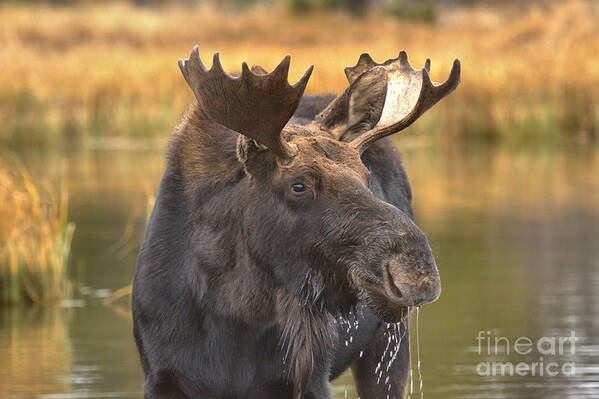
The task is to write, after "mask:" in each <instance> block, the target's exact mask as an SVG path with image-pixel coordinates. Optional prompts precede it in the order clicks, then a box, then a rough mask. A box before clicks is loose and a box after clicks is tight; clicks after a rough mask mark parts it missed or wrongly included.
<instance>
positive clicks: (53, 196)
mask: <svg viewBox="0 0 599 399" xmlns="http://www.w3.org/2000/svg"><path fill="white" fill-rule="evenodd" d="M67 202H68V197H67V193H66V190H65V189H64V188H62V189H56V188H55V187H54V186H53V185H51V184H50V183H49V182H47V181H43V180H41V181H35V180H34V179H33V178H32V176H31V175H30V174H29V173H28V172H27V170H26V169H25V168H24V167H23V166H15V167H9V166H8V165H6V164H0V305H14V304H19V303H26V304H33V303H35V304H44V303H49V302H52V301H54V300H56V299H59V298H63V297H66V296H68V295H70V293H71V284H70V282H69V280H68V276H67V265H68V259H69V253H70V248H71V238H72V236H73V231H74V225H73V224H72V223H69V222H68V219H67V216H68V215H67Z"/></svg>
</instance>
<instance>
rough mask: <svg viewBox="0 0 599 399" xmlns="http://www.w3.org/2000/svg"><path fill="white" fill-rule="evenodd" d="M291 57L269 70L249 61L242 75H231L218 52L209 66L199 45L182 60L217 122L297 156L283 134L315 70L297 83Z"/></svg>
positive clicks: (283, 155) (208, 113) (279, 153)
mask: <svg viewBox="0 0 599 399" xmlns="http://www.w3.org/2000/svg"><path fill="white" fill-rule="evenodd" d="M289 65H290V57H289V56H287V57H285V58H284V59H283V61H281V63H280V64H279V65H278V66H277V67H276V68H275V70H274V71H273V72H271V73H269V74H267V73H262V72H261V71H263V70H262V68H260V70H261V71H259V73H254V72H252V71H251V70H250V69H249V67H248V65H247V64H246V63H245V62H244V63H243V64H242V66H241V68H242V73H241V76H239V77H233V76H230V75H229V74H227V73H226V72H225V71H224V70H223V67H222V65H221V63H220V57H219V54H218V53H215V54H214V58H213V63H212V68H210V70H207V69H206V67H205V66H204V64H202V61H201V60H200V57H199V51H198V48H197V46H196V47H194V50H193V51H192V52H191V55H190V56H189V59H188V60H186V61H182V60H180V61H179V67H180V68H181V72H182V73H183V76H184V77H185V80H186V81H187V83H188V84H189V86H190V87H191V89H192V90H193V92H194V94H195V96H196V99H197V100H198V103H199V105H200V107H201V110H202V112H203V114H204V115H205V116H206V117H208V118H209V119H211V120H212V121H214V122H216V123H218V124H220V125H222V126H224V127H227V128H229V129H231V130H234V131H236V132H238V133H240V134H242V135H244V136H246V137H249V138H251V139H254V140H255V141H257V142H258V143H260V144H262V145H264V146H266V147H268V148H270V149H271V150H272V151H273V152H274V153H275V154H276V155H277V156H278V157H280V158H286V159H288V158H291V157H293V156H294V155H295V152H296V150H295V149H293V148H292V147H290V146H289V145H288V144H287V143H286V142H285V141H284V140H282V139H281V131H282V129H283V127H284V126H285V125H286V124H287V122H288V121H289V119H290V118H291V116H292V115H293V113H294V112H295V110H296V109H297V106H298V105H299V102H300V100H301V98H302V95H303V93H304V89H305V88H306V85H307V83H308V79H309V78H310V74H311V73H312V68H313V67H310V68H308V70H307V71H306V73H305V74H304V76H303V77H302V78H301V79H300V80H299V81H298V82H297V83H296V84H294V85H293V86H291V85H290V84H289V83H288V82H287V75H288V72H289Z"/></svg>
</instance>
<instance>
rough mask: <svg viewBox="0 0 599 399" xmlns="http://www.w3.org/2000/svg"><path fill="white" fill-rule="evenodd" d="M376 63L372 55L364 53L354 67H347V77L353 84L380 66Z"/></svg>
mask: <svg viewBox="0 0 599 399" xmlns="http://www.w3.org/2000/svg"><path fill="white" fill-rule="evenodd" d="M378 65H381V64H378V63H377V62H376V61H374V60H373V59H372V57H371V56H370V54H368V53H362V54H360V58H358V62H356V65H354V66H353V67H347V68H345V69H344V72H345V76H346V77H347V80H348V82H349V83H350V84H351V83H353V82H354V81H355V80H356V79H357V78H358V77H359V76H360V75H361V74H363V73H364V72H366V71H368V70H370V69H371V68H374V67H375V66H378Z"/></svg>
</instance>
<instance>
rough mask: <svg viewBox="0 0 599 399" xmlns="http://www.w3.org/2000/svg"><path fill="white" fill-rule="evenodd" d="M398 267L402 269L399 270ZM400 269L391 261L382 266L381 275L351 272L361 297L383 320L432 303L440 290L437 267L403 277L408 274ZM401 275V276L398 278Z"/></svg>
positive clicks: (400, 317) (398, 318)
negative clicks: (425, 273) (410, 276)
mask: <svg viewBox="0 0 599 399" xmlns="http://www.w3.org/2000/svg"><path fill="white" fill-rule="evenodd" d="M398 268H401V269H400V271H399V272H398ZM403 269H405V268H403V267H401V266H398V264H397V262H396V261H395V260H391V261H390V262H388V264H387V265H385V266H384V267H383V273H382V278H381V277H377V276H374V275H373V274H372V273H370V272H366V271H363V270H355V271H352V272H351V273H350V275H351V279H352V281H353V282H354V284H355V286H356V287H357V288H358V291H359V292H360V296H361V297H362V298H363V299H365V301H366V303H367V304H368V305H369V306H370V307H371V309H372V310H373V311H374V312H375V313H376V314H378V315H379V317H380V318H381V319H383V320H384V321H386V322H397V321H400V320H401V319H402V318H403V316H404V315H405V314H406V310H407V308H410V307H417V306H422V305H425V304H428V303H432V302H434V301H436V300H437V299H438V298H439V295H440V293H441V286H440V280H439V274H438V272H437V271H436V268H435V270H434V271H433V272H432V273H430V274H428V275H425V276H418V277H417V278H409V277H408V278H406V277H405V276H406V275H407V274H408V273H406V272H405V271H404V270H403ZM416 274H419V273H416ZM393 276H395V278H394V277H393ZM401 277H404V278H402V279H401V280H400V278H401Z"/></svg>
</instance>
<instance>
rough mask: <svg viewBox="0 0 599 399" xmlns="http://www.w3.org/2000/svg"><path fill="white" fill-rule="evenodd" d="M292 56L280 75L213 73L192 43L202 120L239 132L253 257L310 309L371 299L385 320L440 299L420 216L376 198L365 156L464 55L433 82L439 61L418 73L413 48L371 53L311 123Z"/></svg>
mask: <svg viewBox="0 0 599 399" xmlns="http://www.w3.org/2000/svg"><path fill="white" fill-rule="evenodd" d="M289 63H290V59H289V57H286V58H285V59H284V60H283V61H282V62H281V63H280V64H279V65H278V66H277V67H276V69H274V70H273V71H272V72H271V73H266V71H264V69H262V68H260V67H254V68H252V69H251V70H250V68H249V67H248V65H247V64H246V63H243V64H242V71H241V74H240V75H239V76H230V75H228V74H227V73H225V72H224V70H223V68H222V66H221V63H220V61H219V56H218V53H217V54H215V56H214V60H213V64H212V68H211V69H207V68H206V67H205V66H204V64H203V63H202V61H201V60H200V57H199V55H198V48H197V47H196V48H194V50H193V51H192V53H191V55H190V57H189V59H187V60H185V61H183V60H180V61H179V66H180V68H181V71H182V72H183V76H184V77H185V80H186V81H187V83H188V84H189V86H190V87H191V89H192V90H193V92H194V94H195V97H196V99H197V101H198V103H199V105H200V110H201V112H202V113H203V114H204V116H205V118H207V119H209V120H211V121H212V122H214V123H217V124H219V125H222V126H224V127H226V128H228V129H231V130H233V131H235V132H237V133H239V139H238V142H237V157H238V159H239V162H241V163H243V167H244V170H245V173H246V175H247V176H246V177H247V184H246V186H245V189H244V191H243V201H242V202H243V207H244V211H243V212H242V213H241V214H242V215H243V216H242V217H241V220H237V221H236V223H237V224H238V225H239V226H240V227H239V228H240V229H241V231H242V234H241V235H242V237H244V241H245V242H244V245H245V246H246V248H247V252H248V256H249V258H250V259H251V260H252V262H253V263H254V264H255V265H257V267H259V268H261V269H262V270H265V271H266V272H267V273H268V274H270V275H272V277H273V279H275V280H276V281H278V282H280V284H282V285H283V286H285V287H286V288H287V289H288V290H289V291H290V292H293V293H294V294H296V295H297V296H298V297H299V298H301V299H302V300H303V301H305V304H306V305H309V306H320V307H321V308H322V309H326V310H327V311H329V312H331V313H338V312H341V311H343V310H346V309H349V308H351V307H352V306H354V305H355V304H356V303H357V301H358V300H363V301H365V302H366V303H368V305H369V306H370V307H371V309H373V310H374V311H375V313H376V314H378V315H379V317H380V318H381V319H383V320H386V321H397V320H398V319H399V318H400V317H401V316H402V314H403V312H404V309H405V308H406V307H411V306H421V305H424V304H427V303H430V302H433V301H435V300H436V299H437V298H438V297H439V295H440V292H441V283H440V278H439V272H438V270H437V267H436V265H435V260H434V257H433V254H432V251H431V248H430V246H429V244H428V241H427V239H426V237H425V235H424V233H423V232H422V231H421V230H420V229H419V228H418V226H416V224H415V223H414V222H413V221H412V218H411V215H409V214H407V213H406V212H404V211H402V210H400V209H398V208H396V207H395V206H393V205H390V204H389V203H387V202H385V201H384V200H383V199H381V198H380V196H377V195H375V193H374V190H373V184H374V183H373V181H372V178H371V172H370V171H369V170H368V168H367V167H366V165H365V164H364V163H363V162H362V158H361V157H362V154H363V153H364V152H365V151H366V150H367V149H368V148H369V146H371V145H372V144H373V143H374V142H375V141H377V140H380V139H382V138H384V137H386V136H389V135H391V134H393V133H396V132H399V131H401V130H403V129H405V128H406V127H408V126H409V125H410V124H412V123H413V122H414V121H415V120H416V119H417V118H418V117H419V116H420V115H422V114H423V113H424V112H425V111H426V110H428V109H429V108H431V107H432V106H433V105H434V104H436V103H437V102H438V101H440V100H441V99H442V98H443V97H445V96H446V95H448V94H449V93H451V92H452V91H453V90H454V89H455V88H456V87H457V86H458V85H459V82H460V64H459V61H458V60H456V61H455V62H454V64H453V68H452V70H451V73H450V75H449V78H448V79H447V81H445V82H444V83H442V84H440V85H436V84H433V83H432V82H431V80H430V78H429V70H430V62H429V61H428V60H427V62H426V64H425V66H424V68H423V69H420V70H414V69H412V67H411V66H410V64H409V63H408V59H407V55H406V53H405V52H403V51H402V52H401V53H400V54H399V56H398V58H395V59H390V60H388V61H386V62H384V63H382V64H379V63H376V62H374V61H373V60H372V58H371V57H370V56H369V55H367V54H363V55H362V56H361V57H360V59H359V61H358V63H357V64H356V65H355V66H354V67H350V68H346V70H345V73H346V76H347V79H348V81H349V87H348V88H347V89H346V90H345V91H344V92H343V93H342V94H341V95H339V96H338V97H337V98H336V99H335V100H333V101H332V102H331V103H330V104H329V105H328V107H327V108H326V109H324V111H322V112H321V113H320V114H319V115H317V117H316V118H314V120H313V121H311V123H309V124H296V123H294V122H293V120H292V116H293V114H294V112H295V111H296V109H297V107H298V105H299V103H300V101H301V99H302V96H303V92H304V89H305V87H306V85H307V83H308V79H309V77H310V75H311V73H312V67H310V68H309V69H308V70H307V71H306V73H305V74H304V75H303V77H302V78H301V79H300V80H299V81H298V82H297V83H296V84H294V85H290V84H289V83H288V81H287V75H288V71H289Z"/></svg>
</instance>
